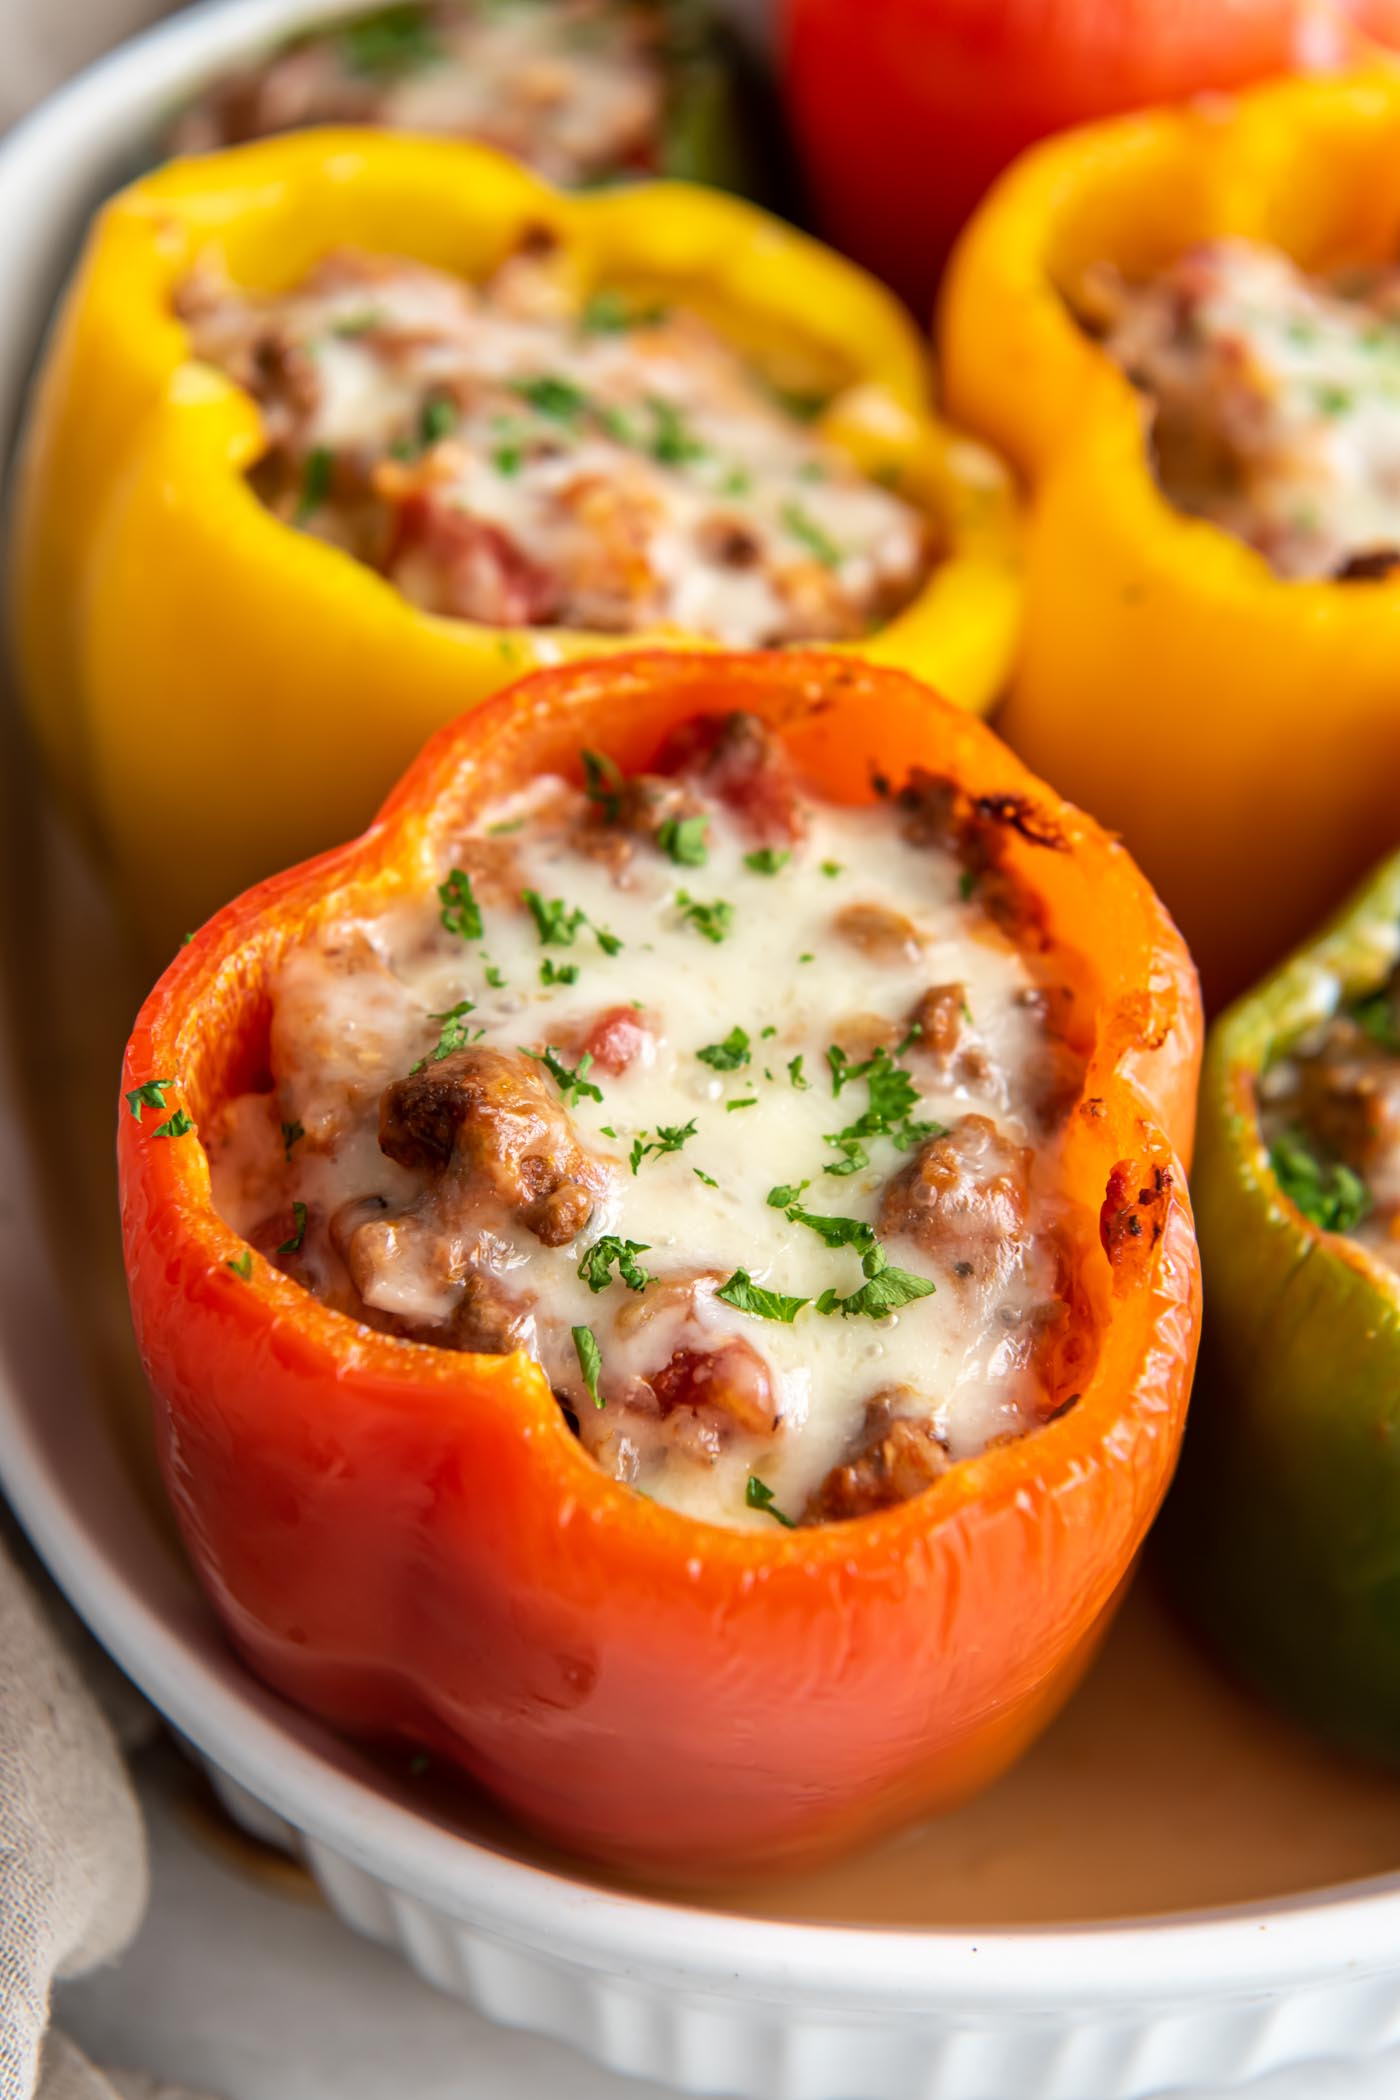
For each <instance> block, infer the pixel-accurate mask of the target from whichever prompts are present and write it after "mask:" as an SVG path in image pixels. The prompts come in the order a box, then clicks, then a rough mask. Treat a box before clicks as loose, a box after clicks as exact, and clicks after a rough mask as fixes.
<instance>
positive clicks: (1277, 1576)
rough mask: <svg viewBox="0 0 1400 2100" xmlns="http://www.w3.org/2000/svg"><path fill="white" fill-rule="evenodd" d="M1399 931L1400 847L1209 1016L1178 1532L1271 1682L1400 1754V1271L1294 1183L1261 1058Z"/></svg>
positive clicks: (1237, 1661) (1383, 964) (1334, 999)
mask: <svg viewBox="0 0 1400 2100" xmlns="http://www.w3.org/2000/svg"><path fill="white" fill-rule="evenodd" d="M1398 952H1400V855H1397V856H1396V857H1394V858H1392V859H1390V860H1388V861H1386V862H1384V863H1382V865H1381V866H1380V867H1379V868H1378V869H1377V870H1376V871H1375V873H1374V874H1373V875H1372V876H1371V877H1370V878H1369V879H1368V880H1367V881H1366V882H1365V883H1364V884H1363V885H1362V887H1361V888H1360V889H1359V890H1357V891H1356V892H1355V894H1354V895H1353V896H1352V897H1351V899H1350V900H1349V902H1348V903H1347V904H1345V905H1344V906H1343V908H1342V909H1341V911H1340V912H1339V913H1338V914H1337V916H1336V917H1335V918H1334V919H1333V920H1332V921H1331V922H1330V924H1329V925H1328V926H1327V927H1326V928H1325V929H1324V930H1323V931H1322V932H1321V933H1319V934H1317V935H1316V936H1315V937H1314V938H1313V939H1312V940H1311V941H1309V942H1307V943H1305V945H1304V946H1303V947H1301V948H1300V949H1299V950H1298V951H1297V952H1296V954H1294V955H1293V956H1292V957H1291V958H1290V959H1289V960H1288V961H1287V962H1285V963H1284V964H1283V965H1282V966H1281V967H1280V968H1279V969H1277V970H1276V971H1274V973H1273V974H1272V976H1270V977H1268V978H1266V979H1265V981H1264V982H1263V983H1262V984H1261V985H1259V986H1257V987H1256V988H1255V989H1254V990H1253V991H1251V992H1249V993H1247V994H1246V995H1245V997H1244V998H1243V999H1241V1000H1239V1001H1238V1002H1237V1003H1236V1005H1234V1006H1233V1007H1231V1009H1230V1010H1229V1012H1228V1013H1226V1014H1224V1015H1222V1017H1221V1018H1220V1020H1218V1021H1217V1022H1216V1023H1215V1025H1214V1027H1213V1028H1212V1030H1211V1034H1210V1039H1209V1042H1208V1045H1207V1050H1206V1059H1205V1069H1204V1074H1203V1079H1202V1087H1201V1114H1200V1136H1199V1145H1198V1149H1197V1156H1196V1165H1195V1168H1194V1171H1193V1173H1192V1176H1191V1187H1192V1194H1193V1196H1194V1199H1195V1204H1196V1218H1197V1224H1198V1228H1199V1232H1200V1239H1201V1256H1202V1262H1203V1266H1204V1271H1205V1279H1206V1292H1207V1299H1208V1306H1209V1311H1208V1314H1207V1318H1206V1323H1205V1336H1204V1340H1203V1342H1202V1348H1201V1367H1200V1375H1199V1378H1198V1381H1197V1392H1196V1397H1195V1402H1194V1406H1193V1410H1192V1417H1191V1428H1190V1432H1189V1434H1188V1436H1187V1438H1186V1447H1185V1453H1184V1457H1183V1462H1182V1469H1181V1478H1180V1480H1179V1482H1178V1484H1177V1487H1176V1489H1175V1490H1174V1492H1173V1494H1172V1498H1171V1501H1170V1503H1169V1504H1168V1509H1167V1515H1166V1519H1165V1521H1164V1530H1163V1539H1164V1547H1165V1551H1166V1553H1167V1556H1168V1558H1169V1561H1170V1564H1171V1567H1172V1569H1173V1572H1174V1575H1175V1579H1176V1581H1177V1584H1178V1586H1179V1588H1180V1590H1181V1593H1182V1595H1183V1596H1184V1597H1185V1599H1186V1601H1187V1603H1188V1606H1189V1608H1190V1610H1191V1612H1192V1614H1193V1616H1194V1618H1195V1619H1196V1620H1197V1622H1198V1624H1199V1625H1200V1626H1201V1628H1202V1630H1203V1631H1204V1632H1205V1634H1206V1635H1207V1636H1208V1638H1209V1639H1210V1640H1211V1641H1212V1642H1213V1643H1214V1644H1215V1646H1216V1647H1217V1648H1218V1649H1219V1650H1220V1651H1221V1652H1222V1653H1223V1654H1224V1655H1225V1656H1226V1657H1227V1658H1228V1659H1229V1660H1230V1661H1231V1662H1232V1663H1233V1664H1234V1665H1235V1666H1236V1667H1237V1668H1238V1669H1239V1670H1240V1671H1242V1672H1243V1673H1244V1675H1246V1676H1247V1677H1249V1678H1250V1679H1251V1680H1252V1681H1253V1683H1254V1684H1256V1685H1257V1686H1258V1687H1259V1689H1260V1690H1262V1691H1263V1692H1265V1693H1266V1694H1267V1695H1268V1696H1269V1697H1270V1698H1271V1699H1273V1700H1275V1701H1276V1702H1277V1703H1278V1704H1279V1705H1280V1706H1282V1707H1285V1708H1286V1709H1287V1710H1288V1711H1289V1712H1290V1713H1292V1714H1294V1715H1295V1716H1296V1717H1297V1718H1299V1719H1300V1720H1302V1721H1304V1722H1305V1723H1306V1724H1307V1725H1308V1726H1309V1727H1311V1728H1314V1729H1316V1730H1317V1731H1318V1733H1319V1734H1322V1735H1324V1736H1326V1737H1328V1738H1329V1739H1330V1740H1331V1741H1333V1742H1335V1743H1338V1744H1340V1745H1341V1746H1343V1747H1344V1748H1346V1749H1349V1750H1352V1751H1357V1752H1360V1753H1362V1754H1363V1755H1365V1756H1367V1757H1370V1758H1375V1759H1379V1760H1381V1761H1382V1762H1384V1763H1386V1764H1389V1765H1391V1766H1394V1767H1396V1768H1397V1769H1400V1279H1397V1278H1396V1276H1395V1275H1394V1274H1393V1273H1392V1272H1391V1271H1389V1270H1388V1269H1386V1268H1385V1267H1384V1266H1383V1265H1382V1264H1381V1263H1379V1262H1377V1261H1375V1260H1373V1259H1372V1257H1371V1256H1370V1255H1369V1254H1368V1253H1367V1251H1366V1250H1365V1248H1364V1247H1361V1246H1359V1245H1357V1244H1356V1242H1355V1241H1353V1240H1350V1239H1347V1238H1346V1237H1345V1236H1343V1235H1341V1234H1338V1233H1332V1232H1325V1231H1323V1230H1322V1229H1321V1228H1320V1227H1319V1226H1317V1225H1315V1224H1313V1223H1312V1222H1311V1221H1310V1220H1309V1219H1308V1218H1306V1217H1304V1216H1303V1214H1302V1213H1301V1212H1300V1211H1299V1210H1297V1209H1296V1208H1295V1207H1294V1205H1293V1204H1292V1203H1291V1202H1290V1201H1289V1200H1288V1198H1287V1197H1286V1196H1285V1195H1284V1194H1283V1192H1282V1190H1281V1189H1280V1188H1279V1185H1278V1183H1277V1181H1276V1179H1275V1177H1274V1174H1273V1171H1272V1169H1271V1167H1270V1165H1269V1156H1268V1148H1267V1146H1266V1144H1265V1142H1264V1139H1263V1137H1262V1135H1261V1132H1260V1124H1259V1112H1258V1102H1257V1085H1258V1079H1259V1075H1260V1073H1261V1072H1262V1070H1263V1069H1264V1067H1265V1066H1266V1065H1267V1064H1268V1063H1269V1061H1270V1060H1271V1059H1272V1058H1273V1057H1276V1056H1277V1055H1279V1054H1280V1053H1282V1052H1285V1051H1286V1050H1287V1049H1288V1048H1289V1046H1290V1045H1291V1044H1292V1043H1293V1042H1295V1041H1296V1040H1297V1038H1298V1036H1299V1035H1300V1034H1302V1033H1303V1032H1304V1031H1306V1030H1307V1029H1309V1028H1311V1027H1313V1026H1314V1025H1316V1024H1317V1023H1318V1022H1320V1021H1324V1020H1326V1019H1327V1018H1328V1016H1329V1015H1330V1014H1331V1013H1332V1012H1333V1011H1334V1010H1335V1008H1336V1006H1337V1005H1338V1003H1339V1002H1340V1001H1342V1000H1347V1001H1349V1000H1351V999H1354V998H1357V997H1361V996H1364V995H1365V994H1366V993H1368V992H1370V991H1373V990H1374V989H1375V988H1376V987H1377V986H1378V984H1380V983H1381V982H1383V981H1384V980H1385V978H1386V977H1387V976H1388V975H1389V973H1390V971H1391V969H1392V968H1393V967H1394V964H1395V960H1396V956H1397V953H1398Z"/></svg>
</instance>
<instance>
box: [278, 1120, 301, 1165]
mask: <svg viewBox="0 0 1400 2100" xmlns="http://www.w3.org/2000/svg"><path fill="white" fill-rule="evenodd" d="M305 1136H306V1130H305V1127H304V1126H303V1125H302V1124H300V1123H284V1124H283V1125H282V1151H283V1154H284V1156H285V1157H286V1158H287V1159H290V1158H291V1156H292V1147H293V1145H299V1144H300V1143H301V1141H302V1139H303V1138H304V1137H305Z"/></svg>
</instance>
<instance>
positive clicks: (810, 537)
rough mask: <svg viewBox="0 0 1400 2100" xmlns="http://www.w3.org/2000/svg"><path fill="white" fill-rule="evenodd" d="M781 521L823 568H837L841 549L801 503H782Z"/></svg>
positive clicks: (839, 563) (839, 564)
mask: <svg viewBox="0 0 1400 2100" xmlns="http://www.w3.org/2000/svg"><path fill="white" fill-rule="evenodd" d="M783 523H784V525H786V527H787V529H788V531H789V532H790V533H791V534H792V536H793V538H794V539H795V540H800V542H801V543H802V545H803V546H804V547H805V548H806V549H807V552H808V553H809V554H810V555H812V556H813V558H814V559H815V560H817V561H819V562H820V563H821V565H822V567H823V568H824V569H839V568H840V566H841V559H842V556H841V549H840V548H839V547H838V546H837V544H836V542H835V540H834V539H832V537H831V535H830V533H828V532H824V531H823V530H822V528H821V526H820V525H819V524H818V523H817V521H816V519H815V518H814V517H813V516H812V514H811V512H810V511H809V510H807V509H806V508H805V506H804V505H803V504H801V503H785V504H784V505H783Z"/></svg>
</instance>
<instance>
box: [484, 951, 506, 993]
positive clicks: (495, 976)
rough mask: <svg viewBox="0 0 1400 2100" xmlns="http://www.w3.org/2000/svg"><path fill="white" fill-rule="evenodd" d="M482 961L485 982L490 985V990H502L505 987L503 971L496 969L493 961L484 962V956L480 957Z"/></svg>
mask: <svg viewBox="0 0 1400 2100" xmlns="http://www.w3.org/2000/svg"><path fill="white" fill-rule="evenodd" d="M482 961H483V962H484V963H485V964H486V967H485V970H484V972H483V975H484V976H485V978H486V982H487V983H488V984H489V985H490V987H491V989H492V991H493V992H503V991H504V990H505V988H506V980H505V974H504V972H503V971H501V970H499V969H497V967H496V965H495V963H493V962H486V958H485V957H484V956H483V957H482Z"/></svg>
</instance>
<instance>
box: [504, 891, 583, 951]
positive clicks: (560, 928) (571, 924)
mask: <svg viewBox="0 0 1400 2100" xmlns="http://www.w3.org/2000/svg"><path fill="white" fill-rule="evenodd" d="M520 896H521V901H522V903H524V904H525V905H526V907H527V908H528V910H529V913H530V917H531V918H532V919H533V920H534V922H535V931H536V932H537V933H538V935H539V937H540V945H541V947H544V948H572V946H573V945H574V942H575V941H576V940H577V938H578V930H579V928H580V926H582V925H584V924H586V921H585V918H584V915H583V913H582V912H581V911H578V910H574V911H571V910H570V909H569V907H568V905H567V904H566V903H565V902H564V899H563V898H562V897H542V896H541V895H540V893H539V891H538V890H522V891H521V892H520Z"/></svg>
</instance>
